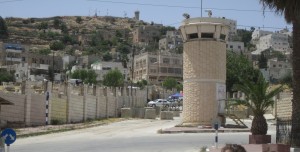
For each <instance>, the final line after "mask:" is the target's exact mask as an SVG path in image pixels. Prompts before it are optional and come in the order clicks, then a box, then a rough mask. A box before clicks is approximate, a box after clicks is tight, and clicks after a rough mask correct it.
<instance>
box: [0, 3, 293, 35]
mask: <svg viewBox="0 0 300 152" xmlns="http://www.w3.org/2000/svg"><path fill="white" fill-rule="evenodd" d="M201 3H202V13H201ZM137 10H138V11H140V19H141V20H144V21H146V22H151V21H153V22H154V23H159V24H163V25H165V26H174V27H176V28H178V27H179V26H180V25H181V21H182V20H183V19H184V17H183V16H182V14H184V13H188V14H190V16H191V18H193V17H201V14H202V16H203V17H207V12H206V10H212V13H213V17H225V18H228V19H233V20H236V21H237V25H238V29H245V28H246V29H250V27H251V26H253V27H255V28H258V27H260V29H264V30H268V31H278V30H280V29H282V28H285V27H287V28H288V29H289V30H291V27H292V25H290V24H287V23H286V22H285V20H284V17H283V16H281V15H276V14H275V13H274V12H272V11H270V10H266V11H265V13H263V11H262V10H263V9H262V5H261V4H260V3H259V0H202V2H201V0H0V16H2V17H3V18H5V17H21V18H31V17H37V18H42V17H53V16H92V15H94V14H95V13H96V12H97V15H98V16H107V15H108V16H116V17H125V16H126V17H133V16H134V12H135V11H137Z"/></svg>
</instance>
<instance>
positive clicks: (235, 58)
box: [226, 50, 259, 93]
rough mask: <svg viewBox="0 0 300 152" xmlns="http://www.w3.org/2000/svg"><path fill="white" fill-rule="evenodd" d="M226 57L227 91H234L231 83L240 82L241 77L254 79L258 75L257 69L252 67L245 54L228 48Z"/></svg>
mask: <svg viewBox="0 0 300 152" xmlns="http://www.w3.org/2000/svg"><path fill="white" fill-rule="evenodd" d="M226 58H227V59H226V62H227V63H226V90H227V91H228V92H230V93H232V92H234V90H233V89H232V88H233V85H234V84H241V83H242V79H249V80H254V79H256V78H257V77H258V73H259V71H258V70H255V69H254V68H253V66H252V64H251V62H249V60H248V59H247V58H246V57H245V56H243V55H239V54H236V53H234V52H233V51H231V50H228V51H227V55H226Z"/></svg>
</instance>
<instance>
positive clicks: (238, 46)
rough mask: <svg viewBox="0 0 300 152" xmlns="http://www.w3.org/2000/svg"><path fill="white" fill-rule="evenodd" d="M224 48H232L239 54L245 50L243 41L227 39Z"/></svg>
mask: <svg viewBox="0 0 300 152" xmlns="http://www.w3.org/2000/svg"><path fill="white" fill-rule="evenodd" d="M226 49H227V50H232V51H233V52H235V53H238V54H241V53H244V52H245V47H244V42H239V41H228V42H226Z"/></svg>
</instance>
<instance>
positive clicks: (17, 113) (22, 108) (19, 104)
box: [0, 92, 30, 125]
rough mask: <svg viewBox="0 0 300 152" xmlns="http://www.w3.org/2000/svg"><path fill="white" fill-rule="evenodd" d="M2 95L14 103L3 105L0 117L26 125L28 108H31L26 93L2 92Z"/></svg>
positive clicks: (9, 121) (3, 119) (8, 122)
mask: <svg viewBox="0 0 300 152" xmlns="http://www.w3.org/2000/svg"><path fill="white" fill-rule="evenodd" d="M0 96H1V97H2V98H3V99H5V100H8V101H10V102H12V103H13V104H14V105H2V106H1V112H0V119H1V120H2V121H5V122H7V124H10V123H22V124H23V125H25V121H30V119H28V120H26V119H25V118H26V117H25V116H26V114H27V113H26V108H30V104H26V95H18V94H14V93H4V92H0Z"/></svg>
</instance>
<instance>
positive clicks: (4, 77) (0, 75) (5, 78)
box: [0, 70, 15, 84]
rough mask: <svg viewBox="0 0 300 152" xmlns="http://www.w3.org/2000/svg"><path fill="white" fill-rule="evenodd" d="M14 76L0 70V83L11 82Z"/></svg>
mask: <svg viewBox="0 0 300 152" xmlns="http://www.w3.org/2000/svg"><path fill="white" fill-rule="evenodd" d="M14 80H15V79H14V75H13V74H11V73H10V72H8V71H7V70H0V83H1V84H2V82H13V81H14Z"/></svg>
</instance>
